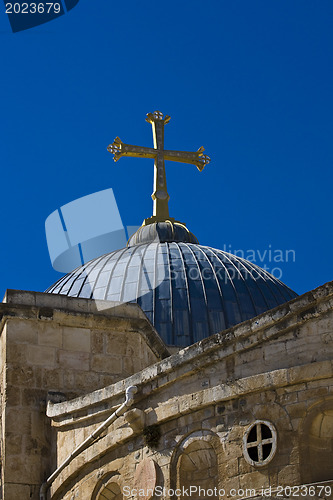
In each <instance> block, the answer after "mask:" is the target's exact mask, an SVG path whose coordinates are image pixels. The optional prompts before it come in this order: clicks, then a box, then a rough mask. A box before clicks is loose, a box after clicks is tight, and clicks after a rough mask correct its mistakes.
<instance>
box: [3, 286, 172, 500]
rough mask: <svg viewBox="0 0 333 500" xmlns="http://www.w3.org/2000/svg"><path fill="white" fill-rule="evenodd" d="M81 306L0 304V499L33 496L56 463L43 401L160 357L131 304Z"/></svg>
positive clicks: (29, 301) (21, 297)
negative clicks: (94, 308) (95, 307)
mask: <svg viewBox="0 0 333 500" xmlns="http://www.w3.org/2000/svg"><path fill="white" fill-rule="evenodd" d="M51 299H52V300H51ZM89 302H91V301H86V300H85V299H71V298H68V297H60V296H50V295H47V294H37V293H31V292H20V293H19V292H8V293H7V296H6V298H5V303H3V304H1V305H0V317H1V411H2V435H1V448H2V458H3V460H2V485H3V493H2V494H3V498H6V499H7V500H10V499H13V500H14V498H15V499H16V498H19V499H25V498H27V499H28V498H33V499H37V498H39V495H38V492H39V487H40V485H41V483H42V482H43V481H44V480H45V479H46V477H47V476H48V475H49V474H50V472H51V471H52V469H53V468H54V467H55V464H56V462H57V456H58V453H57V449H56V446H55V445H56V442H55V439H54V438H53V436H52V432H51V426H50V421H49V419H47V418H46V416H45V410H46V401H47V398H51V399H52V398H53V399H54V400H55V401H61V400H64V399H67V398H69V399H70V398H73V397H77V396H79V395H81V394H86V393H89V392H91V391H93V390H95V389H98V388H102V387H104V386H106V385H109V384H111V383H114V382H116V381H117V380H120V379H123V378H124V377H128V376H129V375H131V374H133V373H136V372H138V371H140V370H142V369H143V368H145V367H147V366H149V365H151V364H152V363H154V362H155V361H157V360H158V359H161V358H162V357H163V356H165V355H166V353H167V351H166V349H165V347H164V346H163V344H162V343H161V341H160V340H159V338H158V336H157V334H156V332H155V331H154V330H153V329H152V327H151V326H150V325H149V323H148V321H147V319H146V318H145V316H144V315H143V313H142V312H141V311H140V309H139V308H138V307H137V306H134V307H132V306H126V305H124V306H120V307H118V309H117V308H113V309H110V304H108V309H105V307H104V309H103V310H102V311H93V312H92V311H91V307H92V305H91V304H89ZM51 304H52V306H53V307H50V305H51Z"/></svg>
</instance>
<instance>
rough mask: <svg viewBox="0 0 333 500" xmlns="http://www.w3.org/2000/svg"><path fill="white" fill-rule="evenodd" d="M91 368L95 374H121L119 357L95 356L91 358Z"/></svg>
mask: <svg viewBox="0 0 333 500" xmlns="http://www.w3.org/2000/svg"><path fill="white" fill-rule="evenodd" d="M91 368H92V370H93V371H95V372H104V373H114V374H121V371H122V360H121V358H120V357H114V356H104V355H102V354H96V355H95V356H93V357H92V360H91Z"/></svg>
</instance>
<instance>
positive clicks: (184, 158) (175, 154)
mask: <svg viewBox="0 0 333 500" xmlns="http://www.w3.org/2000/svg"><path fill="white" fill-rule="evenodd" d="M204 151H205V148H204V147H203V146H201V148H199V149H198V151H196V152H195V153H192V152H188V151H170V150H166V151H164V159H165V160H169V161H178V162H181V163H191V164H192V165H195V166H196V167H197V168H198V170H200V172H201V171H202V170H203V168H204V166H205V165H207V164H208V163H209V162H210V158H209V156H207V155H204V154H203V152H204Z"/></svg>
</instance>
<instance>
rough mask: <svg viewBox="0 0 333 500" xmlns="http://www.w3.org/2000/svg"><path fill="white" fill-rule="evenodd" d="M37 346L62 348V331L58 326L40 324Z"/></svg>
mask: <svg viewBox="0 0 333 500" xmlns="http://www.w3.org/2000/svg"><path fill="white" fill-rule="evenodd" d="M38 344H39V345H45V346H53V347H60V348H61V347H62V331H61V328H59V326H58V325H55V326H54V325H49V324H47V323H45V324H41V325H40V326H39V331H38Z"/></svg>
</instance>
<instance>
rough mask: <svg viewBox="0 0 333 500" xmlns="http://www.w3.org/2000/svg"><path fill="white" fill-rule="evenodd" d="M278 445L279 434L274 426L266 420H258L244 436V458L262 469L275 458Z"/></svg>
mask: <svg viewBox="0 0 333 500" xmlns="http://www.w3.org/2000/svg"><path fill="white" fill-rule="evenodd" d="M276 444H277V433H276V429H275V427H274V425H273V424H271V422H267V421H266V420H256V421H255V422H254V423H253V424H251V425H250V427H249V428H248V429H247V430H246V432H245V434H244V438H243V452H244V458H245V460H246V461H247V462H248V463H249V464H250V465H253V466H254V467H262V466H264V465H266V464H268V463H269V462H270V461H271V460H272V458H273V457H274V455H275V452H276Z"/></svg>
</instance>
